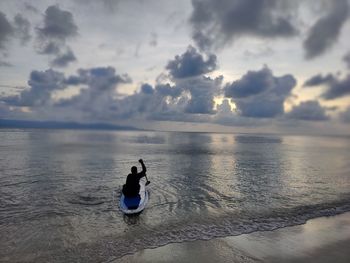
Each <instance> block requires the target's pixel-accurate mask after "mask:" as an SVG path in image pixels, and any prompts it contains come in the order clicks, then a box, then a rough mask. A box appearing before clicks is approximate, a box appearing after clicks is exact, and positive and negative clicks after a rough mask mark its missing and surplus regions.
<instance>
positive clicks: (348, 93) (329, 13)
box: [0, 0, 350, 134]
mask: <svg viewBox="0 0 350 263" xmlns="http://www.w3.org/2000/svg"><path fill="white" fill-rule="evenodd" d="M349 6H350V1H348V0H333V1H326V0H325V1H323V0H296V1H284V0H261V1H257V0H201V1H200V0H193V1H190V0H177V1H170V0H169V1H168V0H164V1H159V0H158V1H154V0H128V1H127V0H125V1H123V0H115V1H113V0H104V1H93V0H86V1H85V0H71V1H68V0H63V1H40V0H35V1H29V0H28V1H24V0H23V1H22V0H21V1H20V0H2V1H0V119H15V120H40V121H49V120H50V121H51V120H54V121H73V122H82V123H111V124H119V125H131V126H135V127H138V128H146V129H156V130H182V131H214V132H220V131H223V132H271V133H302V134H304V133H307V134H350V45H349V44H350V22H349V19H348V18H349V16H350V10H349Z"/></svg>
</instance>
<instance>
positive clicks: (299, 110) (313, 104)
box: [286, 100, 329, 121]
mask: <svg viewBox="0 0 350 263" xmlns="http://www.w3.org/2000/svg"><path fill="white" fill-rule="evenodd" d="M286 115H287V117H288V118H291V119H297V120H305V121H326V120H328V119H329V117H328V116H327V115H326V109H325V108H323V107H322V106H321V105H320V103H319V102H318V101H316V100H309V101H305V102H301V103H300V104H299V105H298V106H294V107H293V108H292V110H291V111H290V112H289V113H287V114H286Z"/></svg>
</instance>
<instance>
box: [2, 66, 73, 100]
mask: <svg viewBox="0 0 350 263" xmlns="http://www.w3.org/2000/svg"><path fill="white" fill-rule="evenodd" d="M64 80H65V78H64V75H63V73H60V72H57V71H54V70H52V69H49V70H46V71H36V70H34V71H32V72H31V74H30V79H29V81H28V85H29V86H30V88H28V89H24V90H23V91H22V92H21V93H20V94H19V95H16V96H9V97H5V98H3V99H2V101H4V102H5V103H7V104H8V105H11V106H27V107H35V106H36V107H37V106H44V105H48V104H50V103H51V102H52V101H51V94H52V92H53V91H55V90H62V89H64V88H65V87H66V85H65V83H64Z"/></svg>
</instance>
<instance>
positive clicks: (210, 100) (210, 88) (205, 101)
mask: <svg viewBox="0 0 350 263" xmlns="http://www.w3.org/2000/svg"><path fill="white" fill-rule="evenodd" d="M222 81H223V77H222V76H219V77H217V78H215V79H212V78H210V77H205V76H200V77H197V78H194V79H188V80H182V81H177V83H176V84H177V85H178V86H180V87H182V88H183V89H184V90H185V91H187V92H189V94H190V100H189V101H188V103H187V105H186V108H185V113H190V114H214V110H213V107H214V96H215V95H217V94H218V93H219V90H220V87H221V84H222Z"/></svg>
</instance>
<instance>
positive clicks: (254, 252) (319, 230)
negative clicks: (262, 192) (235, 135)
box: [110, 212, 350, 263]
mask: <svg viewBox="0 0 350 263" xmlns="http://www.w3.org/2000/svg"><path fill="white" fill-rule="evenodd" d="M349 247H350V212H345V213H342V214H339V215H335V216H329V217H318V218H314V219H310V220H308V221H307V222H306V223H305V224H302V225H295V226H289V227H284V228H279V229H275V230H272V231H257V232H252V233H249V234H242V235H238V236H228V237H220V238H214V239H211V240H207V241H204V240H197V241H189V242H183V243H172V244H168V245H165V246H162V247H157V248H152V249H144V250H141V251H138V252H136V253H135V254H130V255H125V256H123V257H121V258H118V259H115V260H112V261H110V262H115V263H117V262H121V263H129V262H344V263H345V262H349V261H350V249H349Z"/></svg>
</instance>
